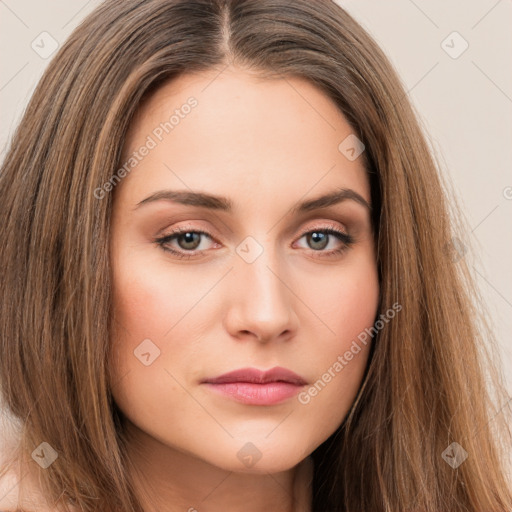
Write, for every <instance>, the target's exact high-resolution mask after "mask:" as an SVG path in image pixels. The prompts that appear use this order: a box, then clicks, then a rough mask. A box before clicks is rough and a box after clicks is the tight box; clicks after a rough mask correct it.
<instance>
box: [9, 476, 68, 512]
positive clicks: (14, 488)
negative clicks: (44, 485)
mask: <svg viewBox="0 0 512 512" xmlns="http://www.w3.org/2000/svg"><path fill="white" fill-rule="evenodd" d="M22 480H23V490H24V500H23V503H20V500H19V488H20V480H19V478H18V476H17V474H16V473H15V471H9V472H7V473H6V474H5V475H3V476H2V477H0V512H62V510H63V509H62V507H58V508H57V507H48V506H47V505H45V503H44V499H43V497H42V494H41V490H40V489H39V486H38V485H36V483H35V481H34V479H31V478H30V477H29V476H28V475H26V476H25V477H23V478H22ZM70 510H75V509H74V508H70Z"/></svg>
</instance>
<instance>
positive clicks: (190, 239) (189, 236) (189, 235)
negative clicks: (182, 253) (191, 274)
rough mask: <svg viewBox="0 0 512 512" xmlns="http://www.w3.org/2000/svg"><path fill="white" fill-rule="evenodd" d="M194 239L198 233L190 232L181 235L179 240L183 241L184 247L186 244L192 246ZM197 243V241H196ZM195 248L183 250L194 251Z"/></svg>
mask: <svg viewBox="0 0 512 512" xmlns="http://www.w3.org/2000/svg"><path fill="white" fill-rule="evenodd" d="M194 237H199V233H190V232H187V233H183V234H182V235H181V238H183V239H184V240H185V241H184V243H185V245H186V244H192V245H194ZM196 242H197V240H196ZM195 245H196V246H197V244H195ZM194 248H195V247H185V249H194Z"/></svg>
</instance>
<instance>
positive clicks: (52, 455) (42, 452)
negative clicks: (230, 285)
mask: <svg viewBox="0 0 512 512" xmlns="http://www.w3.org/2000/svg"><path fill="white" fill-rule="evenodd" d="M31 455H32V458H33V459H34V460H35V461H36V462H37V463H38V464H39V465H40V466H41V467H42V468H43V469H46V468H48V467H49V466H51V465H52V464H53V463H54V462H55V460H56V459H57V457H58V456H59V454H58V453H57V452H56V451H55V450H54V449H53V448H52V447H51V446H50V445H49V444H48V443H46V442H43V443H41V444H40V445H39V446H38V447H37V448H36V449H35V450H34V451H33V452H32V454H31Z"/></svg>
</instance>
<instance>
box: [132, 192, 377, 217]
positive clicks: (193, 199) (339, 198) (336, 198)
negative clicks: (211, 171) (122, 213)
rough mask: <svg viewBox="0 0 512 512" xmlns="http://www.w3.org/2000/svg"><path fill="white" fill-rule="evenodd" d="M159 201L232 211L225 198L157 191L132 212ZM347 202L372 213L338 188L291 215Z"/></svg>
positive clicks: (353, 194) (361, 201)
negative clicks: (352, 202)
mask: <svg viewBox="0 0 512 512" xmlns="http://www.w3.org/2000/svg"><path fill="white" fill-rule="evenodd" d="M161 200H166V201H171V202H174V203H179V204H184V205H189V206H199V207H201V208H207V209H209V210H218V211H224V212H228V213H231V212H232V211H233V202H232V201H231V200H230V199H229V198H227V197H224V196H217V195H213V194H207V193H205V192H190V191H187V190H159V191H157V192H155V193H153V194H151V195H150V196H148V197H146V199H143V200H142V201H140V202H139V203H137V205H136V206H135V208H134V210H136V209H137V208H139V207H140V206H143V205H145V204H149V203H153V202H155V201H161ZM348 200H351V201H355V202H357V203H359V204H360V205H362V206H364V207H365V208H367V209H368V210H369V211H370V212H371V211H372V206H371V205H370V204H369V203H368V201H366V199H364V197H362V196H361V195H360V194H358V193H357V192H356V191H355V190H352V189H350V188H339V189H336V190H334V191H333V192H330V193H328V194H324V195H322V196H319V197H316V198H315V199H310V200H307V201H302V202H300V203H298V204H297V205H295V206H294V207H293V208H292V209H291V213H292V214H297V213H305V212H310V211H313V210H319V209H321V208H328V207H329V206H333V205H335V204H338V203H341V202H343V201H348Z"/></svg>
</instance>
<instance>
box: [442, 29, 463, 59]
mask: <svg viewBox="0 0 512 512" xmlns="http://www.w3.org/2000/svg"><path fill="white" fill-rule="evenodd" d="M441 48H442V49H443V50H444V51H445V52H446V53H447V54H448V55H449V56H450V57H451V58H452V59H458V58H459V57H460V56H461V55H462V54H463V53H464V52H465V51H466V50H467V49H468V48H469V43H468V42H467V41H466V40H465V39H464V38H463V37H462V36H461V35H460V34H459V33H458V32H456V31H454V32H452V33H451V34H450V35H448V37H446V38H445V39H443V41H442V42H441Z"/></svg>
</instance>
